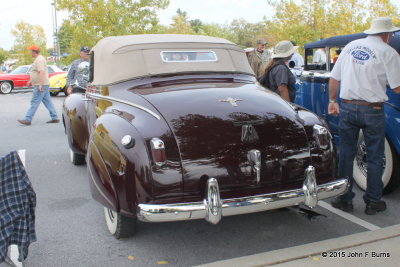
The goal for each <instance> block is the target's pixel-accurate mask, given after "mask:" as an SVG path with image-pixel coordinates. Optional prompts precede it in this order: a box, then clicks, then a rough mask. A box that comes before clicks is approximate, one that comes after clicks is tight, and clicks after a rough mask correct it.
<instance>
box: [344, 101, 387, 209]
mask: <svg viewBox="0 0 400 267" xmlns="http://www.w3.org/2000/svg"><path fill="white" fill-rule="evenodd" d="M360 129H361V130H362V131H363V134H364V140H365V145H366V152H367V164H368V168H367V190H366V192H365V194H364V201H365V202H368V201H370V200H372V201H378V200H380V199H381V198H382V191H383V182H382V174H383V156H384V152H385V113H384V111H383V108H382V109H376V108H373V107H370V106H361V105H353V104H348V103H342V104H341V108H340V115H339V135H340V149H339V176H342V177H344V176H347V177H349V179H350V188H349V191H348V192H347V193H346V194H344V195H342V196H341V199H342V200H344V201H351V200H352V199H353V198H354V195H355V194H354V192H353V190H352V189H353V184H354V179H353V161H354V158H355V156H356V153H357V143H358V137H359V132H360Z"/></svg>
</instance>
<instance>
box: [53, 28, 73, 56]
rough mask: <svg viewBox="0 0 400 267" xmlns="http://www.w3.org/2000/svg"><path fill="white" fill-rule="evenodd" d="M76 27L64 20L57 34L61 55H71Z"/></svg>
mask: <svg viewBox="0 0 400 267" xmlns="http://www.w3.org/2000/svg"><path fill="white" fill-rule="evenodd" d="M74 28H75V27H74V25H73V24H72V23H71V21H69V20H64V21H63V23H62V25H61V27H60V29H59V30H58V33H57V38H58V41H59V43H60V54H61V55H63V53H67V54H70V53H71V52H70V49H71V43H72V40H73V38H74Z"/></svg>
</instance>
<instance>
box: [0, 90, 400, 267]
mask: <svg viewBox="0 0 400 267" xmlns="http://www.w3.org/2000/svg"><path fill="white" fill-rule="evenodd" d="M30 97H31V92H29V91H25V92H23V93H13V94H10V95H0V125H1V130H0V140H1V143H0V155H4V154H7V153H9V152H10V151H12V150H17V149H26V169H27V172H28V175H29V178H30V180H31V181H32V183H33V187H34V189H35V191H36V194H37V210H36V232H37V237H38V241H37V242H36V243H33V244H32V245H31V247H30V249H29V256H28V259H27V261H26V266H158V265H161V264H167V265H169V266H193V265H199V264H205V263H210V262H214V261H219V260H224V259H230V258H234V257H241V256H246V255H251V254H256V253H262V252H268V251H272V250H276V249H282V248H287V247H292V246H297V245H301V244H307V243H311V242H316V241H322V240H326V239H331V238H335V237H341V236H346V235H350V234H354V233H360V232H364V231H370V230H373V229H378V228H382V227H387V226H391V225H396V224H400V216H399V214H400V205H399V204H400V189H398V190H397V191H395V192H393V193H391V194H389V195H386V196H385V197H384V200H385V201H386V202H387V205H388V210H387V211H385V212H383V213H380V214H378V215H376V216H368V215H365V214H364V204H363V202H362V192H361V191H360V190H359V189H356V194H357V197H356V199H355V201H354V208H355V211H354V212H353V213H352V215H353V216H347V215H346V214H345V215H344V216H341V215H338V214H337V213H335V212H332V211H331V210H330V209H329V205H324V204H322V205H324V206H326V207H327V208H328V209H326V208H324V207H317V208H316V209H315V211H316V212H318V213H321V214H323V215H325V216H326V217H325V216H318V217H315V218H314V219H312V220H310V219H308V218H307V217H306V216H304V215H302V214H300V213H299V212H298V211H297V210H295V209H281V210H276V211H270V212H263V213H258V214H249V215H242V216H233V217H226V218H223V220H222V221H221V223H220V224H218V225H211V224H209V223H207V222H206V221H188V222H174V223H157V224H149V223H139V227H138V233H137V235H136V236H135V237H132V238H129V239H125V240H116V239H115V238H114V237H113V236H111V234H109V232H108V230H107V227H106V224H105V222H104V216H103V208H102V207H101V206H100V205H99V204H97V202H95V201H94V200H93V199H92V198H91V195H90V191H89V185H88V180H87V173H86V166H79V167H77V166H73V165H72V164H71V163H70V162H69V149H68V144H67V139H66V136H65V135H64V129H63V126H62V123H60V124H46V121H47V120H49V119H50V117H49V115H48V112H47V110H46V109H45V108H44V106H43V105H41V106H40V108H39V110H38V112H37V114H36V116H35V118H34V120H33V122H32V125H31V126H22V125H19V124H18V122H17V119H23V116H24V114H25V112H26V110H27V109H28V106H29V103H30ZM63 100H64V97H63V96H58V97H54V98H53V101H54V104H55V105H56V108H57V112H58V114H59V115H61V108H62V103H63Z"/></svg>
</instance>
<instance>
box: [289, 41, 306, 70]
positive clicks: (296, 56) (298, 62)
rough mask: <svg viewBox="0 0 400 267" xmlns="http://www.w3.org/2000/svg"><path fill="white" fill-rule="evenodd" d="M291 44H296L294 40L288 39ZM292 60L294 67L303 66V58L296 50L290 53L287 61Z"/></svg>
mask: <svg viewBox="0 0 400 267" xmlns="http://www.w3.org/2000/svg"><path fill="white" fill-rule="evenodd" d="M290 42H291V43H292V45H293V46H297V44H296V43H295V42H294V41H290ZM291 61H293V62H294V67H295V68H301V67H303V66H304V58H303V57H302V56H301V55H300V54H299V53H298V52H297V51H296V52H294V54H293V55H292V57H291V58H290V60H289V63H290V62H291Z"/></svg>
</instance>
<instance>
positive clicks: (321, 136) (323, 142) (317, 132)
mask: <svg viewBox="0 0 400 267" xmlns="http://www.w3.org/2000/svg"><path fill="white" fill-rule="evenodd" d="M314 138H315V141H316V142H317V145H318V147H319V148H321V149H323V150H326V149H328V148H330V143H331V135H330V133H329V131H328V129H326V128H325V127H323V126H321V125H318V124H315V125H314Z"/></svg>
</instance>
